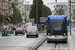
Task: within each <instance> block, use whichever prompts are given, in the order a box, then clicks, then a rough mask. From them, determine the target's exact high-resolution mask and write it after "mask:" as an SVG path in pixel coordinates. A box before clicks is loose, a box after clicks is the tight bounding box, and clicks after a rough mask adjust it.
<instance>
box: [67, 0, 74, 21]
mask: <svg viewBox="0 0 75 50" xmlns="http://www.w3.org/2000/svg"><path fill="white" fill-rule="evenodd" d="M69 1H70V0H68V18H69V19H70V3H69ZM74 11H75V0H71V21H72V22H73V21H75V20H74V15H75V13H74Z"/></svg>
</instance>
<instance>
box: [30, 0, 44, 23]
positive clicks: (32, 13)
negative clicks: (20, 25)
mask: <svg viewBox="0 0 75 50" xmlns="http://www.w3.org/2000/svg"><path fill="white" fill-rule="evenodd" d="M42 16H44V12H43V1H42V0H38V23H40V20H39V19H40V17H42ZM29 17H30V18H34V19H35V23H36V0H33V5H31V10H30V15H29Z"/></svg>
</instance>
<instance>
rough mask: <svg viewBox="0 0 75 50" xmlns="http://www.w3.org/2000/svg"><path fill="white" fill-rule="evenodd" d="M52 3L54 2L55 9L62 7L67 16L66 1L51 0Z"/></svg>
mask: <svg viewBox="0 0 75 50" xmlns="http://www.w3.org/2000/svg"><path fill="white" fill-rule="evenodd" d="M52 4H54V8H56V10H58V9H60V8H62V9H64V11H65V15H66V16H68V10H67V9H68V3H67V2H53V3H52ZM54 12H55V11H54ZM54 12H53V13H54Z"/></svg>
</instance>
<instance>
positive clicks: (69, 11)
mask: <svg viewBox="0 0 75 50" xmlns="http://www.w3.org/2000/svg"><path fill="white" fill-rule="evenodd" d="M69 3H70V5H69V6H70V8H69V10H70V11H69V13H70V35H71V0H69Z"/></svg>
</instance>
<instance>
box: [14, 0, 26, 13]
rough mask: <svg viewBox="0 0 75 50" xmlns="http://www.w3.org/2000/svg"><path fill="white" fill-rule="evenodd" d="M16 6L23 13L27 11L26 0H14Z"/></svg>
mask: <svg viewBox="0 0 75 50" xmlns="http://www.w3.org/2000/svg"><path fill="white" fill-rule="evenodd" d="M14 3H15V6H16V7H17V8H19V9H20V13H21V14H23V13H24V12H25V8H24V4H23V3H24V0H14Z"/></svg>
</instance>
